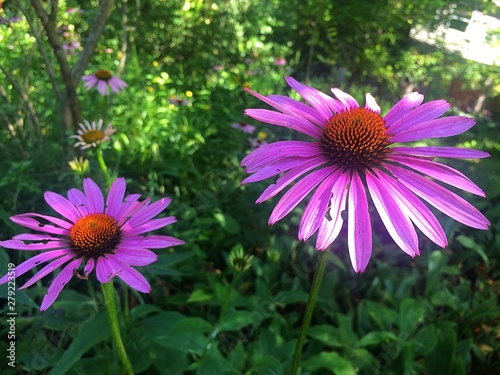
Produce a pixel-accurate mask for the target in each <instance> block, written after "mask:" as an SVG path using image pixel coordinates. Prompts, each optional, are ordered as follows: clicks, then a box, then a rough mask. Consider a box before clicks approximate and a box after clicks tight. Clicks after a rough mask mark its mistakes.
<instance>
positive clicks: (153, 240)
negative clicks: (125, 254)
mask: <svg viewBox="0 0 500 375" xmlns="http://www.w3.org/2000/svg"><path fill="white" fill-rule="evenodd" d="M122 244H123V246H126V247H131V246H137V247H140V248H146V249H165V248H167V247H171V246H179V245H184V241H182V240H179V239H177V238H174V237H170V236H161V235H151V236H147V237H133V238H125V239H124V240H123V242H122Z"/></svg>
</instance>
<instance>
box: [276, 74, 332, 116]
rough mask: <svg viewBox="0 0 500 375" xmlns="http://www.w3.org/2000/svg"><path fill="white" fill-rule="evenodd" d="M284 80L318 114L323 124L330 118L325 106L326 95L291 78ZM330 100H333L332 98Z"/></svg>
mask: <svg viewBox="0 0 500 375" xmlns="http://www.w3.org/2000/svg"><path fill="white" fill-rule="evenodd" d="M285 80H286V81H287V83H288V84H289V85H290V87H291V88H292V89H294V90H295V91H297V92H298V93H299V95H300V96H302V97H303V98H304V99H305V100H306V102H308V103H309V104H310V105H311V106H312V107H313V108H314V109H315V110H316V111H317V112H318V114H319V115H320V116H321V118H322V120H323V121H324V122H326V121H328V119H329V118H330V117H332V111H331V109H330V107H329V106H328V104H326V103H327V102H328V96H327V95H326V94H324V93H322V92H321V91H319V90H316V89H315V88H313V87H310V86H307V85H303V84H301V83H299V82H298V81H296V80H295V79H293V78H292V77H285ZM330 99H331V100H333V98H330Z"/></svg>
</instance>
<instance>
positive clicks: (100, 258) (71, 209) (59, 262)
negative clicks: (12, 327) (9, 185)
mask: <svg viewBox="0 0 500 375" xmlns="http://www.w3.org/2000/svg"><path fill="white" fill-rule="evenodd" d="M125 188H126V183H125V179H124V178H118V179H116V180H115V182H114V183H113V185H112V186H111V189H110V191H109V194H108V197H107V200H106V203H104V196H103V194H102V192H101V189H99V187H98V186H97V184H96V183H95V182H94V181H92V180H91V179H90V178H86V179H85V180H84V182H83V189H84V192H81V191H80V190H78V189H71V190H69V191H68V198H67V199H66V198H65V197H63V196H62V195H59V194H56V193H53V192H51V191H47V192H45V195H44V197H45V201H46V202H47V203H48V204H49V206H51V207H52V208H53V209H54V210H55V211H56V212H57V213H59V214H60V215H62V216H63V217H64V218H65V220H62V219H59V218H56V217H52V216H47V215H40V214H37V213H27V214H21V215H16V216H12V217H11V220H12V221H13V222H14V223H16V224H19V225H22V226H24V227H26V228H29V229H31V230H34V231H37V232H42V233H41V234H40V233H26V234H19V235H17V236H14V237H13V238H12V239H10V240H6V241H0V246H2V247H4V248H6V249H14V250H21V251H36V250H42V251H43V252H42V253H41V254H38V255H35V256H34V257H32V258H30V259H28V260H26V261H24V262H23V263H21V264H20V265H18V266H17V267H16V277H19V276H21V275H23V274H25V273H26V272H28V271H29V270H31V269H32V268H34V267H36V266H38V265H39V264H41V263H45V262H50V263H49V264H47V265H46V266H45V267H43V268H42V269H41V270H40V271H38V272H37V273H36V274H35V275H34V276H33V277H32V278H31V279H29V280H28V282H27V283H26V284H24V285H23V286H22V287H21V288H20V289H24V288H27V287H29V286H30V285H33V284H34V283H35V282H37V281H38V280H40V279H41V278H42V277H44V276H46V275H48V274H49V273H51V272H52V271H54V270H55V269H56V268H59V267H61V266H63V265H64V264H66V265H65V266H64V268H63V269H62V271H61V272H60V273H59V274H58V275H57V276H56V277H55V278H54V280H53V281H52V283H51V284H50V287H49V289H48V292H47V294H46V295H45V297H44V298H43V301H42V304H41V306H40V310H41V311H44V310H47V308H48V307H49V306H50V305H52V303H53V302H54V301H55V300H56V298H57V296H58V295H59V293H60V292H61V290H62V288H63V287H64V286H65V285H66V284H67V283H68V282H69V280H70V279H71V277H72V276H73V275H78V276H80V278H87V277H88V276H89V274H90V273H91V272H92V270H93V269H94V267H95V269H96V276H97V280H99V282H101V283H107V282H109V281H110V280H111V279H112V278H113V277H115V276H118V277H119V278H120V279H122V280H123V281H124V282H125V283H127V284H128V285H130V286H131V287H132V288H134V289H136V290H138V291H140V292H142V293H149V292H150V291H151V287H150V285H149V283H148V281H147V280H146V279H145V278H144V276H142V274H141V273H139V272H138V271H137V270H136V269H135V268H133V267H132V266H147V265H148V264H151V263H153V262H155V261H156V260H157V258H158V257H157V255H156V254H155V253H154V252H152V251H151V250H149V249H163V248H167V247H171V246H177V245H182V244H183V243H184V242H183V241H181V240H179V239H177V238H174V237H170V236H163V235H149V236H143V235H142V234H144V233H147V232H150V231H152V230H155V229H159V228H163V227H165V226H167V225H170V224H172V223H175V221H176V219H175V217H173V216H169V217H163V218H156V219H153V217H154V216H156V215H158V214H159V213H160V212H162V211H163V210H164V209H165V208H166V207H167V206H168V205H169V203H170V201H171V199H170V198H163V199H160V200H159V201H157V202H155V203H152V204H151V199H150V198H148V199H145V200H144V201H142V202H139V200H138V199H139V198H140V194H131V195H129V196H127V197H126V198H125V200H124V199H123V197H124V194H125ZM68 262H69V263H68ZM82 263H83V264H85V266H84V267H83V275H80V274H79V273H78V271H77V270H78V268H79V267H80V266H81V265H82ZM7 280H8V275H5V276H4V277H2V278H1V279H0V284H4V283H6V282H7Z"/></svg>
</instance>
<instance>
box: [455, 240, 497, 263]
mask: <svg viewBox="0 0 500 375" xmlns="http://www.w3.org/2000/svg"><path fill="white" fill-rule="evenodd" d="M456 240H457V241H458V242H459V243H460V244H461V245H462V246H463V247H465V248H467V249H470V250H472V251H474V252H476V253H477V254H478V255H479V256H480V257H481V259H482V260H483V261H484V263H486V265H488V264H489V261H490V260H489V258H488V256H487V255H486V253H485V252H484V249H483V247H482V246H481V245H479V244H478V243H477V242H476V241H474V240H473V239H472V238H470V237H467V236H464V235H460V236H457V238H456Z"/></svg>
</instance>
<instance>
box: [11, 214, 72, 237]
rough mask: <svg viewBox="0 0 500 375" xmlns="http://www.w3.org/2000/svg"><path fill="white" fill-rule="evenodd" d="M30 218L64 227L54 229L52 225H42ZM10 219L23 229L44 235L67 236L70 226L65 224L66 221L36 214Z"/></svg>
mask: <svg viewBox="0 0 500 375" xmlns="http://www.w3.org/2000/svg"><path fill="white" fill-rule="evenodd" d="M32 216H34V217H40V218H42V219H44V220H47V221H52V222H54V223H58V224H64V227H63V228H58V227H54V226H52V225H48V224H45V223H42V222H40V221H38V220H36V219H33V218H32ZM10 219H11V220H12V221H13V222H14V223H16V224H19V225H22V226H23V227H26V228H29V229H33V230H36V231H38V232H44V233H50V234H58V235H67V234H68V229H69V228H71V224H69V223H67V222H66V221H63V220H59V219H56V218H53V217H50V216H45V215H38V214H33V213H30V214H21V215H16V216H12V217H11V218H10Z"/></svg>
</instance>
